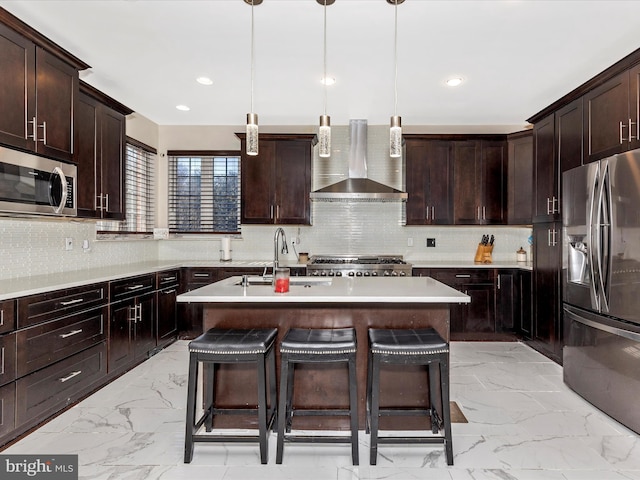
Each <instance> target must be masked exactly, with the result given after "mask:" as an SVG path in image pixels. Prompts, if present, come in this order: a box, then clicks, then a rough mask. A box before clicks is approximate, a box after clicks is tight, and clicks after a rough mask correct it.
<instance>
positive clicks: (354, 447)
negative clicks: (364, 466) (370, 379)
mask: <svg viewBox="0 0 640 480" xmlns="http://www.w3.org/2000/svg"><path fill="white" fill-rule="evenodd" d="M349 415H350V417H351V459H352V461H353V464H354V465H359V463H360V454H359V451H358V380H357V377H356V354H355V353H353V354H351V355H350V356H349Z"/></svg>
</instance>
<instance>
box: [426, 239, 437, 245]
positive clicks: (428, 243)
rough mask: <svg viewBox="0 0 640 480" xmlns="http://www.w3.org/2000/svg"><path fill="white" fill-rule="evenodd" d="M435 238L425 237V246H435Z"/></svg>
mask: <svg viewBox="0 0 640 480" xmlns="http://www.w3.org/2000/svg"><path fill="white" fill-rule="evenodd" d="M435 246H436V239H435V238H427V247H435Z"/></svg>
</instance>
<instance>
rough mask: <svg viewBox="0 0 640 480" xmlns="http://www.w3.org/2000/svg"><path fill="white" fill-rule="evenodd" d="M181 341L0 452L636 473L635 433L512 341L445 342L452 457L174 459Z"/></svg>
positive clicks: (243, 465)
mask: <svg viewBox="0 0 640 480" xmlns="http://www.w3.org/2000/svg"><path fill="white" fill-rule="evenodd" d="M186 346H187V342H186V341H178V342H176V343H174V344H173V345H171V346H169V347H168V348H167V349H165V350H163V351H161V352H160V353H158V354H157V355H155V356H154V357H152V358H151V359H149V360H148V361H147V362H145V363H144V364H142V365H140V366H138V367H137V368H135V369H133V370H132V371H130V372H128V373H127V374H125V375H123V376H122V377H120V378H119V379H117V380H116V381H114V382H113V383H111V384H109V385H107V386H106V387H104V388H103V389H101V390H100V391H98V392H97V393H95V394H94V395H92V396H90V397H89V398H87V399H85V400H84V401H82V402H80V403H79V404H77V405H76V406H74V407H73V408H71V409H69V410H68V411H66V412H65V413H63V414H62V415H60V416H58V417H57V418H55V419H54V420H52V421H50V422H49V423H47V424H45V425H43V426H42V427H41V428H39V429H38V430H36V431H35V432H33V433H31V434H30V435H28V436H27V437H25V438H24V439H22V440H20V441H19V442H17V443H15V444H14V445H12V446H11V447H9V448H7V449H6V450H5V451H4V452H2V453H7V454H9V453H33V454H51V453H58V454H65V453H69V454H78V455H79V465H80V466H79V476H80V478H81V479H96V480H98V479H99V480H116V479H117V480H120V479H122V480H155V479H162V480H169V479H171V480H173V479H176V480H179V479H188V480H200V479H202V480H205V479H206V480H240V479H242V480H244V479H261V480H271V479H274V480H275V479H278V480H358V479H391V480H402V479H407V480H409V479H427V478H432V479H438V480H533V479H535V480H538V479H545V480H547V479H548V480H622V479H635V480H640V436H638V435H636V434H635V433H633V432H632V431H630V430H628V429H626V428H625V427H623V426H622V425H620V424H618V423H617V422H615V421H614V420H612V419H611V418H609V417H607V416H606V415H604V414H603V413H601V412H599V411H598V410H597V409H595V408H594V407H592V406H591V405H589V404H588V403H587V402H585V401H584V400H582V399H581V398H580V397H579V396H577V395H576V394H575V393H573V392H572V391H570V390H569V389H568V388H567V387H566V386H565V385H564V384H563V382H562V369H561V367H560V366H558V365H557V364H555V363H553V362H552V361H550V360H548V359H547V358H545V357H544V356H542V355H540V354H539V353H537V352H535V351H534V350H532V349H531V348H529V347H528V346H526V345H524V344H521V343H503V342H452V344H451V349H452V354H451V361H452V371H451V384H452V388H451V394H452V400H455V401H457V402H458V404H459V405H460V407H461V409H462V411H463V412H464V414H465V415H466V417H467V419H468V420H469V423H466V424H454V425H453V436H454V444H453V450H454V465H453V466H451V467H448V466H447V465H446V461H445V458H444V453H443V449H442V446H439V445H434V446H426V445H397V446H396V445H381V446H380V447H379V457H378V465H377V466H369V464H368V463H369V462H368V458H369V456H368V455H369V452H368V435H366V434H365V433H364V432H361V434H360V464H361V465H360V466H358V467H354V466H352V465H351V460H350V458H351V456H350V453H349V447H348V446H347V445H326V444H325V445H315V446H311V445H305V444H288V445H286V447H285V453H284V463H283V465H276V464H275V438H276V437H275V435H274V434H272V435H271V437H270V450H269V455H270V461H269V464H268V465H261V464H260V462H259V454H258V447H257V445H253V444H247V445H244V444H229V445H226V444H197V445H196V447H195V454H194V459H193V462H192V463H191V464H188V465H186V464H183V463H182V455H183V441H184V433H183V430H184V419H185V410H184V409H185V401H186V381H187V356H188V354H187V348H186Z"/></svg>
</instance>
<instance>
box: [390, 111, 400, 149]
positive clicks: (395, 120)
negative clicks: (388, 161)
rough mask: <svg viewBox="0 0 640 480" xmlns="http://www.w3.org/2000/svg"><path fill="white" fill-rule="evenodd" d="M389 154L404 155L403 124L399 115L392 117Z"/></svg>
mask: <svg viewBox="0 0 640 480" xmlns="http://www.w3.org/2000/svg"><path fill="white" fill-rule="evenodd" d="M389 156H390V157H391V158H399V157H401V156H402V124H401V120H400V116H399V115H394V116H392V117H391V128H390V129H389Z"/></svg>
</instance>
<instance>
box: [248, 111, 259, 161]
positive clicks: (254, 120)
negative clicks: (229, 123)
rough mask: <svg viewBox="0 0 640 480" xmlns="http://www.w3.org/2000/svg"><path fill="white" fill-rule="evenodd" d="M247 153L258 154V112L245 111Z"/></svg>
mask: <svg viewBox="0 0 640 480" xmlns="http://www.w3.org/2000/svg"><path fill="white" fill-rule="evenodd" d="M246 143H247V155H258V114H257V113H247V140H246Z"/></svg>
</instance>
